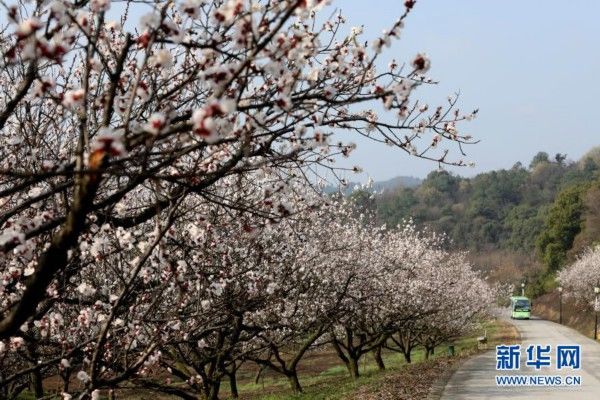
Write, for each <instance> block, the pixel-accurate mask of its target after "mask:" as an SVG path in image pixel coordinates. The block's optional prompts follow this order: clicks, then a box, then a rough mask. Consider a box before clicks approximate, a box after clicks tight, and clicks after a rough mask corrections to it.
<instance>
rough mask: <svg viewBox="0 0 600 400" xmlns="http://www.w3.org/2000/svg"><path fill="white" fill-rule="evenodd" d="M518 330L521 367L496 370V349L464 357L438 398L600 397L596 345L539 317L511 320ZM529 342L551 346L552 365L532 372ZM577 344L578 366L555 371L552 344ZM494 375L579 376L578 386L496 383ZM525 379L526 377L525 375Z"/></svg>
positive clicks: (599, 359)
mask: <svg viewBox="0 0 600 400" xmlns="http://www.w3.org/2000/svg"><path fill="white" fill-rule="evenodd" d="M511 322H512V323H513V324H514V325H515V326H516V327H517V329H518V330H519V332H520V333H521V339H522V342H521V369H520V370H519V371H510V372H509V371H496V351H495V349H492V351H488V352H486V353H483V354H481V355H479V356H477V357H474V358H472V359H470V360H467V361H466V362H465V363H464V364H463V365H462V366H461V367H460V368H459V369H458V370H457V371H456V372H455V373H454V374H453V375H452V377H451V378H450V380H449V381H448V384H447V385H446V387H445V389H444V391H443V393H442V397H441V398H442V400H462V399H468V400H483V399H509V400H521V399H527V400H533V399H536V400H539V399H542V400H553V399H561V400H569V399H573V400H575V399H577V400H588V399H589V400H591V399H594V400H596V399H600V344H598V343H595V342H594V341H593V340H591V339H589V338H587V337H585V336H583V335H581V334H580V333H578V332H576V331H574V330H573V329H570V328H567V327H565V326H562V325H559V324H556V323H554V322H550V321H545V320H541V319H531V320H514V321H513V320H511ZM530 344H536V345H537V344H540V345H548V344H550V345H552V365H551V366H550V367H547V368H542V369H540V370H538V371H536V370H535V369H534V368H532V367H531V368H530V367H527V366H526V365H525V362H526V360H527V354H526V352H525V349H526V348H527V346H528V345H530ZM558 344H562V345H566V344H579V345H581V369H580V370H578V371H572V370H569V369H567V370H564V369H563V370H560V371H557V370H556V364H555V362H556V360H555V358H554V353H555V349H556V345H558ZM497 375H561V376H562V377H563V378H562V379H563V380H564V377H566V376H567V375H570V376H573V375H579V376H580V377H581V386H577V387H575V386H569V387H567V386H560V387H557V386H554V387H548V386H525V387H512V386H511V387H507V386H497V385H496V379H495V377H496V376H497ZM527 379H529V378H527Z"/></svg>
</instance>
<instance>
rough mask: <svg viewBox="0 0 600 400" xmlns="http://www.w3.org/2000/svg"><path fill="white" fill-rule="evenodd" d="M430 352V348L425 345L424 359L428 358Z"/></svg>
mask: <svg viewBox="0 0 600 400" xmlns="http://www.w3.org/2000/svg"><path fill="white" fill-rule="evenodd" d="M430 354H431V348H429V347H425V359H426V360H429V355H430Z"/></svg>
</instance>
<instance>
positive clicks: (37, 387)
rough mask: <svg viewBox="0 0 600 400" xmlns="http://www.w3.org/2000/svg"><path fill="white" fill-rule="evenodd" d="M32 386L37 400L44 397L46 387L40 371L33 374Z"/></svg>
mask: <svg viewBox="0 0 600 400" xmlns="http://www.w3.org/2000/svg"><path fill="white" fill-rule="evenodd" d="M31 384H32V386H33V393H34V394H35V398H36V399H41V398H43V397H44V386H43V385H42V374H41V373H40V371H39V370H36V371H34V372H32V373H31Z"/></svg>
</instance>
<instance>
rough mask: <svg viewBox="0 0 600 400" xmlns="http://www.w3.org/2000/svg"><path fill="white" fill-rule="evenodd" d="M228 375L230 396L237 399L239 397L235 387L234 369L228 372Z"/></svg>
mask: <svg viewBox="0 0 600 400" xmlns="http://www.w3.org/2000/svg"><path fill="white" fill-rule="evenodd" d="M228 375H229V387H230V389H231V397H232V398H234V399H237V398H238V397H240V395H239V392H238V387H237V379H236V376H235V371H233V372H231V373H229V374H228Z"/></svg>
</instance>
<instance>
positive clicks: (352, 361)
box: [346, 355, 360, 379]
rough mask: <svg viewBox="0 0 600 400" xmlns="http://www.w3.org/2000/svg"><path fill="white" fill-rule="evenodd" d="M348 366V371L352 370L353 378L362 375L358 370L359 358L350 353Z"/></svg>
mask: <svg viewBox="0 0 600 400" xmlns="http://www.w3.org/2000/svg"><path fill="white" fill-rule="evenodd" d="M346 367H347V368H348V372H350V376H351V377H352V379H358V378H359V377H360V372H359V370H358V358H355V357H354V356H353V355H350V357H349V359H348V363H347V364H346Z"/></svg>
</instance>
